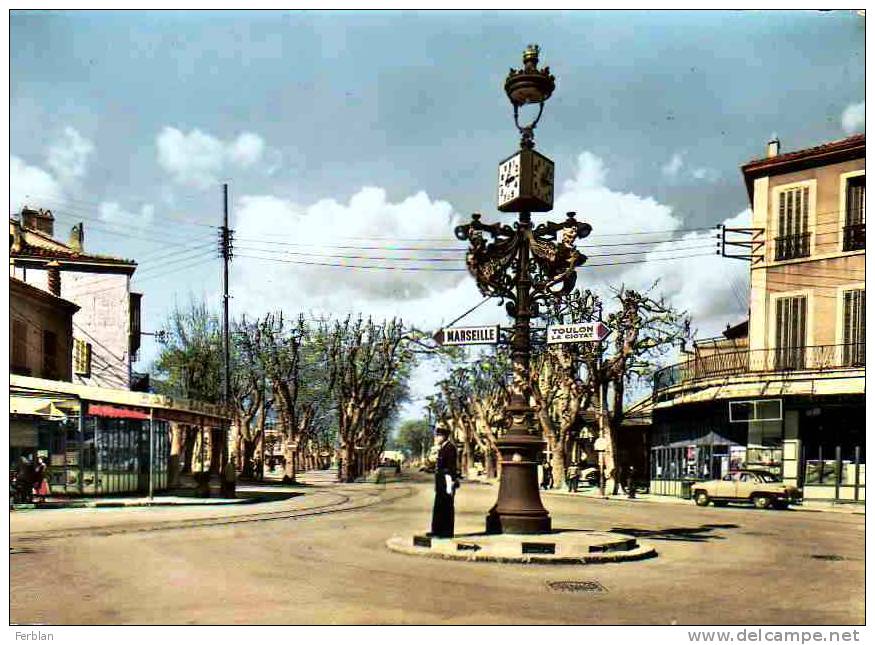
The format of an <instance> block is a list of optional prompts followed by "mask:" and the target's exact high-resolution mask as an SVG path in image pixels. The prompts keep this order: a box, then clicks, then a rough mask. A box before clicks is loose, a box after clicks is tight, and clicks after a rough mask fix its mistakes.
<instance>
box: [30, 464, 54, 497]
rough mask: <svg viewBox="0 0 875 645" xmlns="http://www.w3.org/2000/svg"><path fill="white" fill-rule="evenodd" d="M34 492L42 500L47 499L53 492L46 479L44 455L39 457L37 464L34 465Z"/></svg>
mask: <svg viewBox="0 0 875 645" xmlns="http://www.w3.org/2000/svg"><path fill="white" fill-rule="evenodd" d="M33 493H34V496H35V497H38V498H39V501H41V502H44V501H46V497H48V495H49V494H50V493H51V490H50V489H49V482H48V480H47V479H46V462H45V460H44V459H43V458H42V457H37V463H36V466H34V467H33Z"/></svg>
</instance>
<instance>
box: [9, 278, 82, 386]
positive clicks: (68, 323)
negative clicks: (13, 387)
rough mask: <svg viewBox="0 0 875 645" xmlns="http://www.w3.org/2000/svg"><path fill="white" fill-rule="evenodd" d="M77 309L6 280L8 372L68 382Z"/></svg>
mask: <svg viewBox="0 0 875 645" xmlns="http://www.w3.org/2000/svg"><path fill="white" fill-rule="evenodd" d="M78 310H79V307H78V306H76V305H75V304H73V303H72V302H69V301H67V300H64V299H63V298H59V297H57V296H53V295H52V294H50V293H48V292H46V291H43V290H42V289H37V288H36V287H34V286H32V285H29V284H27V283H26V282H22V281H21V280H18V279H16V278H9V318H10V325H9V372H10V373H11V374H20V375H22V376H36V377H38V378H45V379H53V380H58V381H71V380H72V372H73V316H74V314H75V313H76V312H77V311H78Z"/></svg>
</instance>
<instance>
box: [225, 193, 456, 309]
mask: <svg viewBox="0 0 875 645" xmlns="http://www.w3.org/2000/svg"><path fill="white" fill-rule="evenodd" d="M235 218H236V222H235V224H234V228H235V230H236V240H237V242H236V248H237V257H236V258H235V267H237V268H236V269H235V270H238V271H240V272H242V274H243V276H244V280H245V282H246V283H247V284H251V285H252V289H251V291H252V292H253V293H252V299H251V304H252V306H254V307H256V308H258V309H263V308H264V305H265V303H271V304H270V305H269V308H272V307H278V306H284V304H285V303H288V305H289V306H291V307H293V308H296V309H302V308H307V307H310V308H314V309H318V310H334V309H335V308H337V309H339V310H341V311H344V312H353V313H357V312H358V311H368V312H371V311H373V310H374V309H375V307H376V308H379V307H381V305H386V306H384V307H383V309H384V310H386V311H389V310H392V311H394V310H395V307H396V305H398V304H399V303H404V302H410V301H417V300H423V299H425V298H430V297H431V296H433V295H434V294H436V293H438V292H441V291H444V290H447V289H450V288H452V287H454V286H455V285H458V284H459V283H460V282H461V281H462V280H463V279H464V278H465V276H466V274H465V273H464V272H452V271H441V272H435V271H397V270H396V271H386V270H375V269H363V268H341V267H333V266H321V265H312V264H307V263H326V264H343V265H353V266H356V267H361V266H368V265H384V266H385V265H391V266H398V267H401V266H408V267H409V266H433V267H436V268H441V269H449V268H453V269H462V268H464V263H463V261H462V258H463V251H464V249H465V247H464V245H463V244H462V243H460V242H458V241H457V240H455V238H454V237H453V236H452V230H453V226H454V225H455V224H456V223H458V221H457V220H458V216H457V215H456V214H455V213H454V212H453V209H452V207H451V206H450V204H448V203H447V202H443V201H432V200H431V199H430V198H429V197H428V195H426V194H425V193H424V192H419V193H417V194H415V195H412V196H410V197H407V198H405V199H402V200H401V201H398V202H391V201H389V200H388V199H387V197H386V192H385V191H384V190H383V189H381V188H373V187H366V188H362V189H361V190H359V191H358V192H357V193H355V194H354V195H353V196H352V197H351V198H350V199H349V201H348V202H347V203H341V202H338V201H336V200H334V199H323V200H320V201H318V202H316V203H314V204H310V205H307V206H302V205H298V204H295V203H293V202H290V201H287V200H284V199H280V198H278V197H274V196H270V195H251V196H244V197H242V198H241V199H240V201H239V203H238V205H237V207H236V208H235ZM411 238H441V239H440V240H435V241H434V242H433V243H432V242H406V243H405V242H396V241H393V240H405V239H407V240H409V239H411ZM274 242H285V243H289V244H287V245H283V244H274ZM344 246H346V247H375V248H346V249H344V248H338V247H344ZM399 247H401V248H399ZM419 247H424V248H423V249H422V250H411V249H415V248H419ZM434 247H440V248H442V249H443V248H447V249H448V251H447V252H444V251H443V250H439V251H435V250H430V249H432V248H434ZM246 255H249V256H252V255H256V256H261V257H262V258H273V260H274V261H264V260H261V261H259V260H254V259H252V258H246V257H244V256H246ZM326 256H337V257H326ZM435 257H439V258H452V259H454V261H451V262H432V263H426V262H423V261H421V259H422V258H435ZM379 258H392V259H391V260H388V261H387V260H380V259H379ZM403 258H417V259H418V260H419V261H415V262H411V261H406V260H404V259H403ZM279 260H282V262H279ZM268 276H282V277H281V279H277V280H276V282H275V283H274V284H271V285H268V284H266V283H265V279H270V278H269V277H268ZM259 285H263V286H264V291H263V292H261V293H259V289H258V288H257V287H258V286H259ZM429 302H430V301H429ZM412 311H414V310H410V311H409V312H412Z"/></svg>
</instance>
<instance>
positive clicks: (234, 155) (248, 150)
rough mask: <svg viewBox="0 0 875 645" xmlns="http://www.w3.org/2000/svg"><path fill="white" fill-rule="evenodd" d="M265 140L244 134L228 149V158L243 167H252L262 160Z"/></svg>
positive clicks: (254, 135) (247, 133)
mask: <svg viewBox="0 0 875 645" xmlns="http://www.w3.org/2000/svg"><path fill="white" fill-rule="evenodd" d="M263 152H264V139H262V138H261V137H259V136H258V135H257V134H252V133H251V132H244V133H243V134H241V135H240V136H239V137H237V139H236V140H235V141H234V142H233V143H232V144H230V146H229V147H228V157H229V158H230V159H231V161H233V162H234V163H237V164H239V165H241V166H244V167H246V166H251V165H252V164H254V163H256V162H257V161H258V160H259V159H261V155H262V153H263Z"/></svg>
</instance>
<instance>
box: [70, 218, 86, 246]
mask: <svg viewBox="0 0 875 645" xmlns="http://www.w3.org/2000/svg"><path fill="white" fill-rule="evenodd" d="M68 246H69V247H70V248H71V249H73V250H74V251H77V252H79V253H81V252H82V248H83V247H84V246H85V224H83V223H82V222H79V223H78V224H76V226H74V227H73V228H72V229H71V230H70V242H69V245H68Z"/></svg>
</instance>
